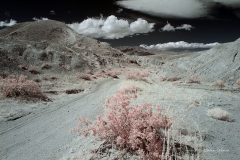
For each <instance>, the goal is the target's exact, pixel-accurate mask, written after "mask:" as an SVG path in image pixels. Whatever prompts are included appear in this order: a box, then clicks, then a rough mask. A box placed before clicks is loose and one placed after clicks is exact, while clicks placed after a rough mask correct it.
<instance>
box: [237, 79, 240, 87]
mask: <svg viewBox="0 0 240 160" xmlns="http://www.w3.org/2000/svg"><path fill="white" fill-rule="evenodd" d="M236 85H237V89H240V79H238V80H237V81H236Z"/></svg>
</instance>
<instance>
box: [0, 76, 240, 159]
mask: <svg viewBox="0 0 240 160" xmlns="http://www.w3.org/2000/svg"><path fill="white" fill-rule="evenodd" d="M159 77H160V75H158V74H157V72H152V73H151V76H150V77H149V78H148V83H146V82H143V81H131V80H126V79H125V78H120V79H105V80H103V81H101V82H99V83H97V84H94V85H93V86H92V87H91V89H90V90H89V91H86V92H83V93H80V94H76V95H66V94H61V95H58V96H56V97H55V100H54V102H47V103H46V102H44V103H42V102H39V103H37V104H33V103H27V104H26V103H25V102H18V103H17V102H15V101H11V100H1V105H0V107H1V108H0V111H1V115H4V111H5V113H6V110H4V109H2V108H3V107H4V106H5V108H6V106H7V105H8V106H9V105H11V106H16V108H17V109H19V108H20V107H23V106H24V107H29V108H28V111H30V112H29V113H28V114H25V116H23V117H21V118H19V119H16V120H14V118H13V119H10V120H8V121H6V119H3V118H2V120H1V121H0V142H1V143H0V159H2V160H30V159H31V160H32V159H34V160H57V159H74V158H79V159H88V158H90V157H91V155H90V154H89V153H90V152H88V150H89V149H96V148H98V146H99V145H100V143H95V141H94V139H91V138H83V137H81V136H78V135H76V134H74V133H69V131H70V129H72V128H74V127H76V126H77V124H78V120H77V119H78V117H79V116H84V117H86V118H88V119H92V120H94V119H95V116H96V115H99V114H102V113H103V112H104V108H103V102H104V100H105V99H106V98H107V97H108V96H111V95H112V94H113V93H114V92H116V91H117V90H118V89H120V88H123V87H125V86H128V85H135V86H138V87H140V88H142V89H143V91H142V92H141V94H140V95H139V96H138V98H137V99H136V100H134V101H133V102H132V103H134V104H143V103H145V102H151V103H153V104H159V105H161V106H162V107H163V110H164V112H165V113H166V114H167V115H168V116H170V117H171V118H172V119H173V121H174V123H173V126H172V128H173V132H174V129H175V130H176V129H181V130H184V132H186V135H185V136H184V138H183V139H184V140H182V141H184V143H186V144H189V145H191V146H193V147H195V148H198V149H199V150H202V155H201V158H200V159H207V160H238V159H239V157H240V136H239V135H240V134H239V132H240V124H239V120H240V119H239V113H240V108H239V104H240V92H239V91H237V90H233V89H232V88H228V87H225V88H224V89H222V90H221V89H219V88H216V87H213V86H211V85H210V84H187V83H185V82H180V81H179V82H162V81H160V78H159ZM214 107H221V108H223V109H224V110H226V111H228V112H229V113H230V114H231V116H230V117H231V119H230V121H229V122H227V121H221V120H216V119H213V118H211V117H209V116H208V115H207V110H208V109H211V108H214ZM36 108H38V109H36ZM196 134H198V135H200V136H196ZM196 137H201V138H196Z"/></svg>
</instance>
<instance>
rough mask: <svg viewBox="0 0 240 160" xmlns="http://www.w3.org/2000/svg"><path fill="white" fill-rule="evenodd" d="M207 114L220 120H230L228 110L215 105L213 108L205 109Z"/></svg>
mask: <svg viewBox="0 0 240 160" xmlns="http://www.w3.org/2000/svg"><path fill="white" fill-rule="evenodd" d="M207 115H208V116H210V117H212V118H214V119H218V120H222V121H229V120H230V114H229V112H228V111H225V110H223V109H222V108H219V107H216V108H213V109H209V110H208V111H207Z"/></svg>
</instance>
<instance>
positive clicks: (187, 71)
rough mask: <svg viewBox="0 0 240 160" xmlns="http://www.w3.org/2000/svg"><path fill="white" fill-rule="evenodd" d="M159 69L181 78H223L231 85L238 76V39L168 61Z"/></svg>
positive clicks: (239, 68) (239, 50)
mask: <svg viewBox="0 0 240 160" xmlns="http://www.w3.org/2000/svg"><path fill="white" fill-rule="evenodd" d="M161 71H162V72H163V73H165V74H166V75H175V76H176V75H177V76H179V77H182V78H190V77H198V78H199V79H202V80H203V81H207V82H214V81H217V80H223V81H224V82H227V83H228V84H231V85H233V84H234V83H235V82H236V81H237V80H238V79H239V78H240V39H238V40H236V41H235V42H231V43H226V44H222V45H219V46H217V47H214V48H212V49H210V50H208V51H203V52H198V53H194V54H192V55H191V56H187V57H183V58H179V59H177V60H173V61H170V62H168V63H167V64H165V65H163V66H162V69H161Z"/></svg>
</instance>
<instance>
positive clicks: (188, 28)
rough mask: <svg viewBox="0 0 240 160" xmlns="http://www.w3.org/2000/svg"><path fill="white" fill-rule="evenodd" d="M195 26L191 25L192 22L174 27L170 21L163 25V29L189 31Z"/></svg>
mask: <svg viewBox="0 0 240 160" xmlns="http://www.w3.org/2000/svg"><path fill="white" fill-rule="evenodd" d="M193 28H194V27H193V26H191V25H190V24H182V25H181V26H178V27H176V28H175V27H174V26H172V25H171V24H170V23H167V24H166V25H165V26H164V27H162V31H167V32H170V31H175V30H187V31H191V29H193Z"/></svg>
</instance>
